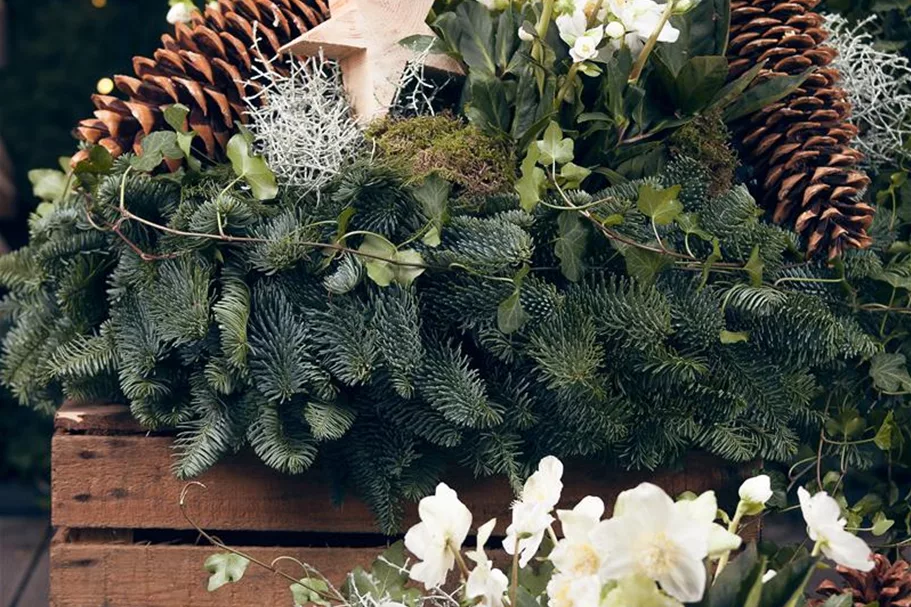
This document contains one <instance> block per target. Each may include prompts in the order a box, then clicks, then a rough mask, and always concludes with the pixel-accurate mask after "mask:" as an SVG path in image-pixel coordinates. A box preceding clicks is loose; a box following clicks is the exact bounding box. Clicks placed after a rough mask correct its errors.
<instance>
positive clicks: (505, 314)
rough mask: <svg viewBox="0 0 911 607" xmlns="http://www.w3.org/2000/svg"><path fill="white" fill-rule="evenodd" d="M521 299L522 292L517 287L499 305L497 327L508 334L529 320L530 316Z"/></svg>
mask: <svg viewBox="0 0 911 607" xmlns="http://www.w3.org/2000/svg"><path fill="white" fill-rule="evenodd" d="M521 300H522V293H521V291H520V290H519V289H516V290H515V291H514V292H513V294H512V295H510V296H509V297H507V298H506V299H505V300H503V301H502V302H501V303H500V305H499V306H498V307H497V328H499V329H500V331H502V332H503V333H506V334H507V335H509V334H510V333H515V332H516V331H518V330H519V329H521V328H522V326H523V325H524V324H525V323H526V322H528V318H529V316H528V314H527V313H526V312H525V309H524V308H523V307H522V301H521Z"/></svg>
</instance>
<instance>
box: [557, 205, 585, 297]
mask: <svg viewBox="0 0 911 607" xmlns="http://www.w3.org/2000/svg"><path fill="white" fill-rule="evenodd" d="M587 245H588V230H587V229H586V227H585V224H584V223H583V221H582V218H581V217H580V216H579V214H578V213H576V212H575V211H564V212H562V213H560V215H559V216H558V217H557V241H556V243H555V244H554V253H556V255H557V258H558V259H559V260H560V270H561V271H562V272H563V275H564V276H566V278H568V279H569V280H571V281H573V282H578V281H579V280H580V279H581V278H582V269H583V266H582V258H583V256H584V255H585V249H586V247H587Z"/></svg>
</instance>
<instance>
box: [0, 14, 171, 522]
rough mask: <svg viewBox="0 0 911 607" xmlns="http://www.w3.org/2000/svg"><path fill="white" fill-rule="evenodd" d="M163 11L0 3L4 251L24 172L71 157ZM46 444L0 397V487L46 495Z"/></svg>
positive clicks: (26, 413)
mask: <svg viewBox="0 0 911 607" xmlns="http://www.w3.org/2000/svg"><path fill="white" fill-rule="evenodd" d="M167 10H168V7H167V1H166V0H106V2H105V1H104V0H0V16H2V18H0V23H2V25H0V140H2V142H3V145H4V146H5V148H6V151H7V153H8V159H9V167H11V171H10V170H9V169H7V167H5V166H4V163H3V162H2V161H0V181H3V176H2V173H11V176H10V178H11V181H12V183H14V184H15V186H16V192H17V195H16V196H15V197H12V198H11V197H9V196H6V195H4V192H5V191H6V190H4V189H3V188H0V216H2V218H0V235H2V237H3V240H5V241H6V243H7V244H8V245H9V247H11V248H17V247H19V246H22V245H23V244H25V241H26V239H27V218H28V213H29V212H30V211H31V210H32V209H33V208H34V207H35V205H36V201H35V200H34V199H33V197H32V195H31V186H30V184H29V181H28V171H29V169H34V168H40V167H55V168H56V167H57V163H58V158H59V157H60V156H69V155H71V154H72V153H73V151H74V149H75V146H76V142H75V140H74V139H73V137H72V135H71V130H72V127H73V126H74V125H75V124H76V123H77V122H78V121H79V120H80V119H82V118H86V117H89V116H90V115H91V112H92V110H93V109H94V108H93V107H92V104H91V101H90V97H91V95H92V93H94V92H95V87H96V83H97V82H98V80H99V79H101V78H104V77H110V76H112V75H113V74H117V73H126V74H130V73H132V69H131V67H130V65H131V60H132V57H133V56H134V55H137V54H143V55H150V54H151V53H152V52H153V51H154V50H155V48H156V47H157V45H158V42H159V37H160V35H161V34H162V33H163V32H165V31H167V30H168V29H169V27H170V26H169V25H168V24H167V22H166V21H165V15H166V14H167ZM4 31H5V34H4V33H3V32H4ZM4 169H7V170H4ZM50 434H51V425H50V420H49V418H48V417H47V416H45V415H42V414H39V413H37V412H33V411H31V410H28V409H25V408H23V407H19V406H17V404H16V402H15V399H14V398H12V396H11V395H9V394H7V393H5V392H2V393H0V482H3V481H7V482H9V481H13V482H16V483H17V484H24V485H26V486H30V487H37V488H39V490H40V489H41V488H42V487H43V486H45V485H46V481H45V480H44V479H45V478H46V471H47V470H48V469H49V452H50V451H49V445H50ZM39 492H40V491H39ZM0 501H4V500H0ZM2 508H3V504H0V509H2Z"/></svg>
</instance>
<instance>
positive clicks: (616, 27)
mask: <svg viewBox="0 0 911 607" xmlns="http://www.w3.org/2000/svg"><path fill="white" fill-rule="evenodd" d="M604 33H605V35H606V36H607V37H608V38H612V39H614V40H617V39H618V38H622V37H623V36H624V35H625V34H626V28H625V27H623V24H622V23H620V22H619V21H611V22H610V23H608V24H607V27H605V28H604Z"/></svg>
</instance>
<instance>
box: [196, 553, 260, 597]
mask: <svg viewBox="0 0 911 607" xmlns="http://www.w3.org/2000/svg"><path fill="white" fill-rule="evenodd" d="M249 564H250V561H249V560H247V559H245V558H244V557H242V556H240V555H237V554H232V553H229V552H222V553H219V554H213V555H212V556H210V557H209V558H207V559H206V562H205V568H206V571H208V572H209V573H211V574H212V575H211V576H209V592H215V591H216V590H218V589H219V588H221V587H222V586H224V585H225V584H233V583H235V582H238V581H240V579H241V578H242V577H244V572H245V571H246V570H247V565H249Z"/></svg>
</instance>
